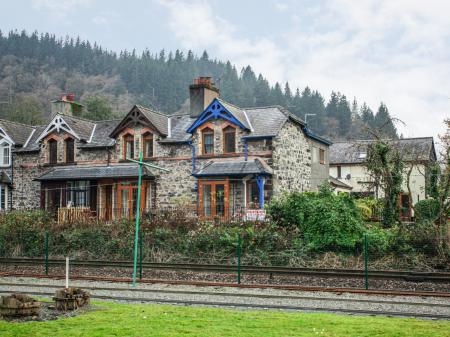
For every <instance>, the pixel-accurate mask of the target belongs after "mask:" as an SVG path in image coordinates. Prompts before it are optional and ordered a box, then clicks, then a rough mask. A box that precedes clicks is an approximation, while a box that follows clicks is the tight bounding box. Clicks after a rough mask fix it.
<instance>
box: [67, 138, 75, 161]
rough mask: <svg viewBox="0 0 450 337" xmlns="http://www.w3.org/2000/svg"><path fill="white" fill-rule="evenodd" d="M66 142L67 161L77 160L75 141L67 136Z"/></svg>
mask: <svg viewBox="0 0 450 337" xmlns="http://www.w3.org/2000/svg"><path fill="white" fill-rule="evenodd" d="M65 143H66V163H73V162H74V161H75V142H74V141H73V139H72V138H67V139H66V140H65Z"/></svg>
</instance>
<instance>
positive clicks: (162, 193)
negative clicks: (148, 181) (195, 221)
mask: <svg viewBox="0 0 450 337" xmlns="http://www.w3.org/2000/svg"><path fill="white" fill-rule="evenodd" d="M155 164H156V165H159V166H161V167H164V168H166V169H168V170H170V172H157V171H156V170H155V171H154V174H155V175H156V205H157V207H167V206H170V205H172V204H177V203H180V202H181V201H188V202H189V203H190V204H192V205H195V204H196V200H197V199H196V193H197V192H196V190H195V186H196V185H195V183H196V179H195V178H194V177H193V176H192V175H191V171H192V163H191V160H158V161H157V162H155Z"/></svg>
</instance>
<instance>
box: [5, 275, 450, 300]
mask: <svg viewBox="0 0 450 337" xmlns="http://www.w3.org/2000/svg"><path fill="white" fill-rule="evenodd" d="M1 277H19V278H36V279H54V280H63V279H65V275H56V274H54V275H51V276H49V275H44V274H33V273H23V272H19V273H17V272H0V278H1ZM70 279H71V280H77V281H95V282H108V283H131V282H132V279H131V278H130V277H108V276H92V275H91V276H82V275H71V276H70ZM137 282H138V284H165V285H191V286H199V287H230V288H240V289H281V290H292V291H308V292H326V293H337V294H342V293H349V294H364V295H383V296H415V297H418V296H420V297H444V298H450V293H449V292H440V291H417V290H414V291H408V290H380V289H370V290H366V289H358V288H342V287H319V286H302V285H289V284H237V283H230V282H211V281H187V280H167V279H166V280H164V279H147V278H143V279H138V280H137Z"/></svg>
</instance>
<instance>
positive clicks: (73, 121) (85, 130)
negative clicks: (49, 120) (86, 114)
mask: <svg viewBox="0 0 450 337" xmlns="http://www.w3.org/2000/svg"><path fill="white" fill-rule="evenodd" d="M58 115H60V116H61V117H62V119H64V121H65V122H66V123H67V124H68V125H69V126H70V127H71V128H72V130H73V131H74V132H75V133H76V134H77V135H78V136H79V137H80V138H81V139H82V140H84V141H88V140H89V139H90V138H91V134H92V130H93V129H94V126H95V122H94V121H90V120H87V119H84V118H79V117H73V116H68V115H64V114H58Z"/></svg>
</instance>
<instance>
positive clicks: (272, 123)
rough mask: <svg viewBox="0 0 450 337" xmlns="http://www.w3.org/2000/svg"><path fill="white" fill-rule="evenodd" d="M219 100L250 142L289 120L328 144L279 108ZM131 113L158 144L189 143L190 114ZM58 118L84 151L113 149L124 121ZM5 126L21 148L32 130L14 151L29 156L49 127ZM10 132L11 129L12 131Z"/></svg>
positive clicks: (140, 108)
mask: <svg viewBox="0 0 450 337" xmlns="http://www.w3.org/2000/svg"><path fill="white" fill-rule="evenodd" d="M218 100H219V101H220V103H221V104H222V105H223V106H224V107H225V108H226V109H227V110H229V112H230V113H232V114H233V116H234V117H235V118H236V119H238V120H239V122H240V123H242V125H244V126H245V127H246V128H247V129H248V130H249V131H248V133H247V135H246V136H244V138H249V139H251V138H258V137H275V136H276V135H277V134H278V132H279V131H280V129H281V128H282V126H283V125H284V123H285V122H286V121H287V120H288V119H291V120H293V121H295V122H296V123H298V124H300V125H301V126H302V127H303V130H304V131H305V134H306V135H307V136H308V137H310V138H313V139H315V138H314V137H316V140H317V139H318V140H319V141H322V142H324V143H326V144H329V142H327V141H326V140H324V139H322V138H320V137H319V138H317V136H314V135H312V134H311V133H310V132H308V130H307V128H306V124H305V123H304V122H303V121H302V120H301V119H300V118H299V117H297V116H295V115H294V114H292V113H291V112H289V111H288V110H286V109H284V108H282V107H280V106H269V107H257V108H240V107H237V106H235V105H233V104H231V103H228V102H225V101H223V100H222V99H218ZM134 109H137V110H138V111H139V112H140V113H141V114H142V115H143V116H144V117H145V118H146V119H148V121H149V122H150V123H151V124H152V125H153V126H154V127H155V128H156V129H157V131H158V132H159V133H160V134H161V135H162V136H163V137H162V139H160V140H159V142H161V143H181V142H188V141H189V140H190V139H191V134H190V133H187V132H186V131H187V130H188V128H189V127H190V126H191V125H192V124H193V123H194V122H195V120H196V118H193V117H191V116H190V114H187V113H186V112H184V113H183V114H174V115H165V114H164V113H161V112H158V111H154V110H151V109H149V108H146V107H143V106H140V105H136V106H134V107H133V109H132V110H131V111H133V110H134ZM131 111H130V113H131ZM57 115H59V116H61V117H62V118H63V120H64V121H65V122H66V123H67V124H68V125H69V126H70V128H71V129H72V130H73V131H74V132H75V133H76V134H77V135H78V136H79V137H80V138H81V140H82V144H81V145H80V147H81V148H86V149H89V148H98V147H109V146H113V145H114V144H115V140H114V138H111V135H112V134H113V133H115V131H116V130H117V129H118V128H120V125H121V122H122V121H124V119H121V120H109V121H91V120H87V119H83V118H79V117H74V116H69V115H65V114H60V113H59V114H55V115H53V116H52V118H51V120H53V118H54V117H55V116H57ZM51 120H50V121H49V123H50V122H51ZM5 122H7V123H8V127H9V129H7V128H6V127H5V132H7V133H8V135H10V134H13V135H14V134H15V135H17V136H16V137H17V139H18V140H19V141H18V144H19V145H23V144H24V143H25V142H26V141H27V139H28V137H29V136H30V134H32V132H33V130H35V131H34V132H33V134H32V136H31V138H30V140H29V142H28V144H27V146H26V147H24V148H16V150H15V151H16V152H31V151H38V150H39V144H38V143H37V142H36V141H37V139H39V137H40V136H41V135H42V133H43V132H44V131H45V129H46V127H47V126H48V125H46V126H28V125H19V126H16V124H17V123H15V124H14V123H12V122H8V121H5ZM1 125H2V121H1V120H0V126H1ZM5 125H6V124H5ZM169 125H170V130H169ZM12 128H14V130H13V129H12ZM169 135H170V137H169Z"/></svg>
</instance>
